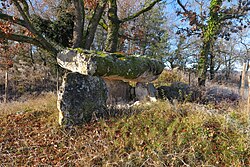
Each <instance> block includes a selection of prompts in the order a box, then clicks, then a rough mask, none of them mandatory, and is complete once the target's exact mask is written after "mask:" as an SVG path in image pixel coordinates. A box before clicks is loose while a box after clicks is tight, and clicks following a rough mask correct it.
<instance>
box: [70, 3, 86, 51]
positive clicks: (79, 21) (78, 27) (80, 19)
mask: <svg viewBox="0 0 250 167" xmlns="http://www.w3.org/2000/svg"><path fill="white" fill-rule="evenodd" d="M73 4H74V8H75V22H74V30H73V48H76V47H81V45H82V40H83V29H84V14H85V13H84V1H83V0H74V1H73Z"/></svg>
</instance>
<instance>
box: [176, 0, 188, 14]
mask: <svg viewBox="0 0 250 167" xmlns="http://www.w3.org/2000/svg"><path fill="white" fill-rule="evenodd" d="M177 3H178V4H179V5H180V7H181V8H182V9H183V10H184V11H185V12H188V10H187V9H186V8H185V6H184V5H183V4H182V3H181V1H180V0H177Z"/></svg>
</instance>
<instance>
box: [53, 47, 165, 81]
mask: <svg viewBox="0 0 250 167" xmlns="http://www.w3.org/2000/svg"><path fill="white" fill-rule="evenodd" d="M57 62H58V64H59V65H60V66H61V67H63V68H65V69H67V70H70V71H72V72H78V73H80V74H83V75H93V76H100V77H103V78H107V79H110V80H123V81H135V82H150V81H153V80H155V79H156V78H158V76H159V75H160V74H161V72H162V70H163V69H164V64H163V63H162V62H160V61H158V60H155V59H149V58H146V57H144V56H141V57H136V56H125V55H121V54H114V53H107V52H94V51H89V50H82V49H79V48H77V49H74V50H73V49H72V50H64V51H62V52H60V53H59V54H58V55H57Z"/></svg>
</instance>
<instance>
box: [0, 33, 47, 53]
mask: <svg viewBox="0 0 250 167" xmlns="http://www.w3.org/2000/svg"><path fill="white" fill-rule="evenodd" d="M0 38H6V39H8V40H12V41H17V42H24V43H30V44H33V45H35V46H38V47H41V48H43V49H45V50H47V49H46V48H44V46H42V45H41V43H40V41H38V40H37V39H35V38H31V37H27V36H24V35H17V34H5V33H3V32H2V31H1V30H0Z"/></svg>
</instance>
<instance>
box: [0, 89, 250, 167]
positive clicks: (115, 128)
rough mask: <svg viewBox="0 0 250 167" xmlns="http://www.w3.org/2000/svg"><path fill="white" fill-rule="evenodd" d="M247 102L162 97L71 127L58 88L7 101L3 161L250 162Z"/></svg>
mask: <svg viewBox="0 0 250 167" xmlns="http://www.w3.org/2000/svg"><path fill="white" fill-rule="evenodd" d="M244 107H245V105H244V104H239V106H229V105H228V104H226V103H225V104H221V106H213V105H206V106H203V105H198V104H195V103H184V104H180V103H179V104H178V103H175V104H174V105H172V104H170V103H169V102H167V101H161V102H157V103H154V104H152V105H145V106H140V107H137V108H134V109H132V110H130V111H126V110H123V111H117V112H118V113H117V114H114V113H113V114H112V113H111V114H110V115H113V116H110V117H107V118H105V119H100V120H98V121H95V122H91V123H89V124H87V125H85V126H83V127H75V128H74V129H72V130H70V131H66V130H63V129H61V128H60V127H59V126H58V125H57V109H56V97H55V95H53V94H47V95H44V96H41V97H39V98H36V99H33V100H30V101H27V102H24V103H10V104H7V105H3V104H1V105H0V113H1V115H0V120H1V121H0V166H39V165H40V166H110V167H111V166H136V167H137V166H250V141H249V136H248V135H249V129H248V126H249V123H248V119H247V118H248V117H247V113H246V111H245V110H243V108H244ZM127 112H130V113H131V114H126V113H127ZM114 115H116V116H114Z"/></svg>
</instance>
